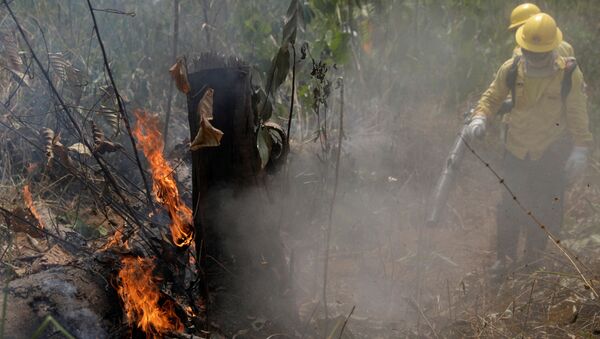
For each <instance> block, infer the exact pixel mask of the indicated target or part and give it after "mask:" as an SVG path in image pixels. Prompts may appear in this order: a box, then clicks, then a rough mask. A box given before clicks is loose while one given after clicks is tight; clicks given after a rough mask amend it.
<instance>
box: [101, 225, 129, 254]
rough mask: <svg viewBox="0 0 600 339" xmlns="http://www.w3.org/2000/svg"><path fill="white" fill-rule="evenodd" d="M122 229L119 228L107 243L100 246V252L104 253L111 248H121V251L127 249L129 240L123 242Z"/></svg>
mask: <svg viewBox="0 0 600 339" xmlns="http://www.w3.org/2000/svg"><path fill="white" fill-rule="evenodd" d="M123 235H124V234H123V227H119V228H118V229H117V230H116V231H115V233H113V235H111V236H110V238H108V241H107V242H106V243H105V244H104V246H102V248H101V249H100V250H101V251H106V250H108V249H110V248H113V247H121V248H123V249H126V250H128V249H129V240H125V241H123Z"/></svg>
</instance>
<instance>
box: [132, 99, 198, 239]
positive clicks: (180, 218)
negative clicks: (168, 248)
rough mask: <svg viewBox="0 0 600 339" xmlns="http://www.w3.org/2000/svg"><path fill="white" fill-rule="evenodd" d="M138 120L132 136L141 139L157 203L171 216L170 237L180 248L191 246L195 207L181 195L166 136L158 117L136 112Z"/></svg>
mask: <svg viewBox="0 0 600 339" xmlns="http://www.w3.org/2000/svg"><path fill="white" fill-rule="evenodd" d="M135 116H136V117H137V123H136V125H135V128H134V130H133V135H135V137H136V139H137V140H138V142H139V147H141V148H142V151H143V152H144V155H145V156H146V159H148V163H149V164H150V170H151V172H152V181H153V185H152V191H153V193H154V196H155V197H156V200H157V201H158V203H160V204H161V205H163V206H164V207H165V208H166V209H167V211H169V216H170V217H171V225H170V226H169V227H170V229H171V239H172V241H173V243H174V244H175V245H176V246H178V247H184V246H189V245H190V244H191V243H192V240H193V239H194V229H193V228H192V210H191V209H190V208H189V207H187V206H186V205H185V204H184V203H183V201H181V198H180V197H179V191H178V190H177V183H176V182H175V179H174V178H173V169H172V168H171V166H170V165H169V164H168V163H167V160H166V159H165V157H164V155H163V148H164V143H163V138H162V135H161V133H160V130H159V128H158V117H157V116H152V115H150V114H147V113H145V112H142V111H139V110H138V111H136V112H135Z"/></svg>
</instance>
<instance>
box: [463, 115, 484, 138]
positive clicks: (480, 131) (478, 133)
mask: <svg viewBox="0 0 600 339" xmlns="http://www.w3.org/2000/svg"><path fill="white" fill-rule="evenodd" d="M485 121H486V119H485V116H482V115H476V116H474V117H473V118H472V119H471V121H470V122H469V126H468V128H467V137H468V138H469V139H470V140H473V139H474V138H481V137H483V135H484V134H485Z"/></svg>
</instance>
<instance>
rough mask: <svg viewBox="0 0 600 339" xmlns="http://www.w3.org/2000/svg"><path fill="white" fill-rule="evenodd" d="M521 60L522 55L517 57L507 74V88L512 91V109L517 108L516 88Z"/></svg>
mask: <svg viewBox="0 0 600 339" xmlns="http://www.w3.org/2000/svg"><path fill="white" fill-rule="evenodd" d="M520 60H521V56H520V55H515V56H514V58H513V62H512V64H511V65H510V68H509V69H508V73H507V74H506V87H508V88H509V89H510V109H513V108H514V107H515V100H516V99H517V98H516V87H517V74H518V73H519V61H520Z"/></svg>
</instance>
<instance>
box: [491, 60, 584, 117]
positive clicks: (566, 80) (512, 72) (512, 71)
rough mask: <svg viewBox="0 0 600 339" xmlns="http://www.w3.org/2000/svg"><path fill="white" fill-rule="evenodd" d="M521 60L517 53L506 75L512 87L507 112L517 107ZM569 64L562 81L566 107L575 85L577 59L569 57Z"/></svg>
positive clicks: (561, 92)
mask: <svg viewBox="0 0 600 339" xmlns="http://www.w3.org/2000/svg"><path fill="white" fill-rule="evenodd" d="M520 60H521V55H515V57H514V58H513V62H512V64H511V65H510V68H509V69H508V74H507V75H506V87H508V88H510V97H511V98H510V100H507V101H510V102H509V103H508V107H506V108H505V109H507V110H506V111H505V112H503V113H506V112H510V111H511V110H512V109H513V108H514V107H515V100H516V95H515V94H516V86H517V73H518V69H519V61H520ZM566 61H567V64H566V65H565V74H564V75H563V79H562V81H561V83H560V100H561V102H562V105H563V107H565V108H566V102H567V97H568V96H569V93H570V92H571V87H572V86H573V71H575V69H576V68H577V60H576V59H575V58H567V60H566Z"/></svg>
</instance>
